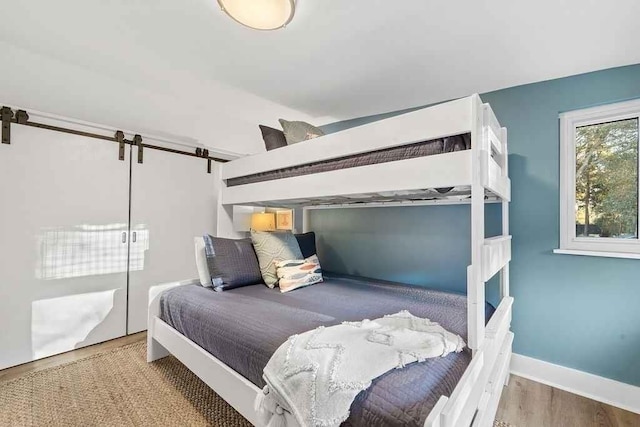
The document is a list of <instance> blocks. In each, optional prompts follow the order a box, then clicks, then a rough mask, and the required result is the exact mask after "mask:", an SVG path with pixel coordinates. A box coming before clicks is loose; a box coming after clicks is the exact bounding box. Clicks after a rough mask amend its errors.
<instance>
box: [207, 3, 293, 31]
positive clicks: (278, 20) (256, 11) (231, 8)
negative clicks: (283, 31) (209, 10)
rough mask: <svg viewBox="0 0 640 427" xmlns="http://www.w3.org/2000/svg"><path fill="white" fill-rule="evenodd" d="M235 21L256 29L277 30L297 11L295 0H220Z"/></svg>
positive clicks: (225, 10) (223, 8) (221, 5)
mask: <svg viewBox="0 0 640 427" xmlns="http://www.w3.org/2000/svg"><path fill="white" fill-rule="evenodd" d="M218 4H220V7H221V8H222V10H223V11H224V12H225V13H226V14H227V15H229V16H230V17H231V18H232V19H233V20H234V21H236V22H238V23H240V24H242V25H244V26H246V27H249V28H253V29H254V30H277V29H278V28H282V27H284V26H285V25H287V24H288V23H289V22H290V21H291V20H292V19H293V14H294V13H295V11H296V2H295V0H218Z"/></svg>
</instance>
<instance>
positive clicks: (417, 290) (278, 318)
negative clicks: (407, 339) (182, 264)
mask: <svg viewBox="0 0 640 427" xmlns="http://www.w3.org/2000/svg"><path fill="white" fill-rule="evenodd" d="M160 306H161V318H162V320H163V321H165V322H166V323H167V324H169V325H171V326H172V327H173V328H175V329H176V330H177V331H179V332H180V333H182V334H183V335H185V336H186V337H187V338H189V339H190V340H191V341H193V342H194V343H196V344H198V345H199V346H200V347H202V348H203V349H205V350H206V351H208V352H209V353H210V354H212V355H213V356H214V357H216V358H217V359H219V360H220V361H221V362H223V363H225V364H226V365H228V366H229V367H230V368H232V369H234V370H235V371H236V372H238V373H239V374H241V375H242V376H244V377H245V378H247V379H248V380H249V381H251V382H252V383H254V384H255V385H256V386H258V387H263V386H264V385H265V382H264V380H263V379H262V371H263V369H264V367H265V366H266V365H267V362H268V361H269V359H270V358H271V355H272V354H273V353H274V352H275V351H276V349H277V348H278V347H279V346H280V345H281V344H282V343H284V342H285V341H286V340H287V338H288V337H289V336H291V335H294V334H299V333H302V332H306V331H309V330H311V329H314V328H316V327H318V326H331V325H335V324H339V323H341V322H343V321H359V320H363V319H373V318H377V317H382V316H384V315H385V314H391V313H396V312H398V311H400V310H408V311H409V312H411V313H412V314H414V315H416V316H420V317H427V318H429V319H431V320H432V321H435V322H438V323H440V324H441V325H442V326H443V327H444V328H445V329H447V330H449V331H451V332H453V333H456V334H458V335H460V336H461V337H462V338H464V339H465V342H466V337H467V321H466V319H467V308H466V307H467V299H466V296H464V295H461V294H453V293H447V292H440V291H434V290H430V289H426V288H421V287H417V286H409V285H400V284H396V283H390V282H383V281H376V280H372V279H358V278H352V277H341V276H325V281H324V282H323V283H320V284H317V285H314V286H309V287H306V288H302V289H298V290H295V291H293V292H289V293H281V292H279V291H278V289H269V288H267V287H266V286H264V285H253V286H247V287H243V288H237V289H233V290H229V291H224V292H214V291H212V290H211V289H209V288H204V287H201V286H198V285H189V286H181V287H178V288H174V289H171V290H169V291H167V292H165V293H164V294H163V296H162V298H161V303H160ZM486 312H487V319H488V318H489V317H490V316H491V314H493V312H494V308H493V307H492V306H490V305H489V304H487V310H486ZM372 357H374V355H372ZM470 361H471V354H470V352H469V350H468V349H465V350H464V351H462V352H461V353H451V354H449V355H448V356H446V357H443V358H434V359H428V360H427V361H425V362H423V363H414V364H411V365H408V366H406V367H405V368H403V369H395V370H392V371H390V372H387V373H386V374H384V375H382V376H380V377H378V378H377V379H375V380H374V381H373V383H372V385H371V387H369V388H368V389H367V390H364V391H362V392H361V393H360V394H359V395H358V396H357V397H356V399H355V401H354V402H353V404H352V405H351V413H350V417H349V419H348V420H347V421H346V422H345V423H344V425H347V426H396V425H402V426H422V425H423V424H424V421H425V419H426V418H427V416H428V415H429V412H430V411H431V409H432V408H433V406H434V405H435V404H436V402H437V401H438V399H439V398H440V396H442V395H445V396H449V395H451V392H452V391H453V389H454V388H455V386H456V384H457V382H458V380H459V379H460V377H461V376H462V374H463V373H464V371H465V369H466V367H467V365H468V364H469V362H470ZM363 363H366V361H363Z"/></svg>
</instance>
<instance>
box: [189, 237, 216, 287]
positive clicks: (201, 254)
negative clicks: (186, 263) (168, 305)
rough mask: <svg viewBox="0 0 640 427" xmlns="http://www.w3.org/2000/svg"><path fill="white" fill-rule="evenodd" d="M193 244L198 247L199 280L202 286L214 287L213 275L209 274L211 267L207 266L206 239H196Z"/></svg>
mask: <svg viewBox="0 0 640 427" xmlns="http://www.w3.org/2000/svg"><path fill="white" fill-rule="evenodd" d="M193 243H194V244H195V247H196V267H197V268H198V278H199V279H200V284H201V285H202V286H204V287H205V288H209V287H211V286H212V284H211V274H209V266H208V265H207V254H206V253H205V250H204V239H203V238H202V237H194V238H193Z"/></svg>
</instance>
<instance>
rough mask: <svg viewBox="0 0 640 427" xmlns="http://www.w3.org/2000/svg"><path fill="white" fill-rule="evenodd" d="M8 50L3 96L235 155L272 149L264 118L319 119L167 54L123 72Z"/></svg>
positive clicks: (271, 121) (13, 102) (3, 46)
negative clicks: (201, 73) (142, 75)
mask: <svg viewBox="0 0 640 427" xmlns="http://www.w3.org/2000/svg"><path fill="white" fill-rule="evenodd" d="M0 50H1V51H2V61H3V67H2V78H1V79H0V102H3V103H5V104H9V105H10V106H20V107H23V108H27V109H35V110H39V111H44V112H49V113H54V114H57V115H61V116H65V117H70V118H75V119H80V120H84V121H88V122H93V123H102V124H106V125H109V126H112V127H114V128H118V129H123V128H124V129H130V130H134V131H137V132H142V133H151V134H154V135H164V136H167V137H169V138H170V139H172V140H180V141H183V142H185V143H187V144H190V145H196V144H198V143H200V144H204V145H206V146H208V147H210V148H213V149H219V150H221V151H222V152H223V153H224V152H228V153H230V154H235V155H238V154H240V155H243V154H251V153H256V152H260V151H264V145H263V143H262V138H261V135H260V131H259V129H258V124H266V125H269V126H274V127H275V126H278V123H277V119H278V118H280V117H286V118H289V119H298V120H309V121H313V118H311V117H309V116H308V115H306V114H303V113H300V112H298V111H295V110H292V109H290V108H287V107H284V106H282V105H278V104H276V103H273V102H270V101H267V100H265V99H262V98H259V97H257V96H254V95H252V94H249V93H247V92H243V91H241V90H239V89H235V88H232V87H229V86H225V85H223V84H221V83H218V82H215V81H211V80H207V81H205V80H202V79H199V78H197V77H195V76H193V75H191V74H189V73H188V72H186V71H184V70H180V69H179V68H177V67H176V68H174V67H172V66H171V64H170V63H168V62H166V61H161V60H159V59H158V60H153V59H150V58H145V60H144V61H141V62H140V63H132V64H126V63H122V64H114V65H115V67H114V68H116V69H117V70H118V71H117V72H116V71H114V70H113V69H108V70H107V69H96V67H95V66H91V67H89V66H83V65H79V64H74V63H72V62H70V61H67V60H59V59H57V58H53V57H50V56H48V55H47V54H46V53H43V52H37V49H32V48H29V49H26V48H23V47H18V46H16V45H13V44H9V43H6V42H0ZM92 54H93V52H87V55H92ZM130 67H145V68H148V78H147V79H145V80H144V81H140V80H137V79H135V78H133V77H131V78H129V77H128V76H127V69H128V68H130ZM131 74H133V73H131ZM136 74H137V73H136ZM114 76H115V77H114Z"/></svg>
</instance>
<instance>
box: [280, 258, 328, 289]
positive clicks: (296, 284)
mask: <svg viewBox="0 0 640 427" xmlns="http://www.w3.org/2000/svg"><path fill="white" fill-rule="evenodd" d="M276 271H277V274H278V284H279V286H280V292H289V291H292V290H294V289H298V288H302V287H305V286H309V285H315V284H316V283H320V282H322V269H321V268H320V261H319V260H318V257H317V256H315V255H313V256H312V257H309V258H307V259H304V260H295V259H288V260H284V261H277V262H276Z"/></svg>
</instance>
